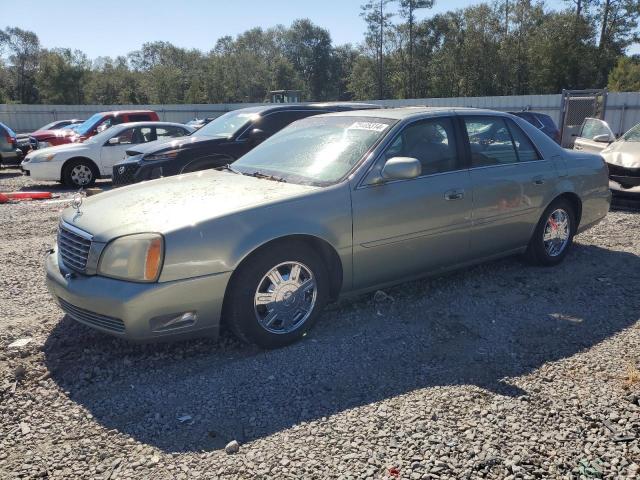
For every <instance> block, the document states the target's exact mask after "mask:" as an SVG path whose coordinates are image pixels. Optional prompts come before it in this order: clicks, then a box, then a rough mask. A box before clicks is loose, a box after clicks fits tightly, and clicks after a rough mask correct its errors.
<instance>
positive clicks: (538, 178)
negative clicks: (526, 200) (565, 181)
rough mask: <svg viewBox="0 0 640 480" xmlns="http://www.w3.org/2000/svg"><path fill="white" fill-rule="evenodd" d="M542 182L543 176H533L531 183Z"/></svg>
mask: <svg viewBox="0 0 640 480" xmlns="http://www.w3.org/2000/svg"><path fill="white" fill-rule="evenodd" d="M543 183H544V178H543V177H533V184H534V185H542V184H543Z"/></svg>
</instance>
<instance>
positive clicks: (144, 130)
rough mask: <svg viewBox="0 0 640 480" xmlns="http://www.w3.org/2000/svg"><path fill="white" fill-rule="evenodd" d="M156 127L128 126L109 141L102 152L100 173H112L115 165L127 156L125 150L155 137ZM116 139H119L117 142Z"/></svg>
mask: <svg viewBox="0 0 640 480" xmlns="http://www.w3.org/2000/svg"><path fill="white" fill-rule="evenodd" d="M154 128H155V127H133V128H127V129H126V130H123V131H122V132H120V133H118V134H114V136H113V137H112V138H111V139H109V141H107V142H106V143H105V144H104V146H103V147H102V150H101V152H100V173H101V174H102V175H109V176H110V175H111V174H112V172H113V166H114V165H115V164H116V163H118V162H119V161H120V160H122V159H123V158H124V157H125V152H126V151H127V150H128V149H129V148H131V146H132V145H137V144H139V143H146V142H150V141H153V140H154V139H155V132H154ZM114 139H117V141H116V142H115V143H112V142H114Z"/></svg>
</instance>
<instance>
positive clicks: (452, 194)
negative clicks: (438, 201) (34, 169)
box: [444, 190, 464, 200]
mask: <svg viewBox="0 0 640 480" xmlns="http://www.w3.org/2000/svg"><path fill="white" fill-rule="evenodd" d="M461 198H464V190H448V191H446V192H444V199H445V200H460V199H461Z"/></svg>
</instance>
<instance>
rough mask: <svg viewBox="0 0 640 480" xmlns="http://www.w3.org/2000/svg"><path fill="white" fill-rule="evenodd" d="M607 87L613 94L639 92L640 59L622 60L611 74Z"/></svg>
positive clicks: (627, 58) (626, 58) (624, 58)
mask: <svg viewBox="0 0 640 480" xmlns="http://www.w3.org/2000/svg"><path fill="white" fill-rule="evenodd" d="M607 87H608V88H609V90H611V91H612V92H639V91H640V58H637V57H636V58H629V57H622V58H620V59H619V60H618V63H617V64H616V66H615V68H614V69H613V70H611V73H610V74H609V83H608V84H607Z"/></svg>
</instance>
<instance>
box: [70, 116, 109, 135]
mask: <svg viewBox="0 0 640 480" xmlns="http://www.w3.org/2000/svg"><path fill="white" fill-rule="evenodd" d="M102 117H103V115H102V113H96V114H94V115H92V116H91V117H89V118H88V119H87V120H85V121H84V122H82V123H81V124H80V125H77V126H75V127H74V128H73V130H74V131H75V132H77V133H79V134H80V135H85V134H87V133H89V132H90V131H91V128H92V127H93V126H94V125H95V124H96V123H97V122H98V121H99V120H100V119H101V118H102Z"/></svg>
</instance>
